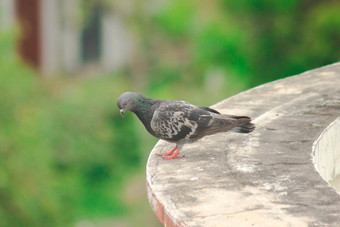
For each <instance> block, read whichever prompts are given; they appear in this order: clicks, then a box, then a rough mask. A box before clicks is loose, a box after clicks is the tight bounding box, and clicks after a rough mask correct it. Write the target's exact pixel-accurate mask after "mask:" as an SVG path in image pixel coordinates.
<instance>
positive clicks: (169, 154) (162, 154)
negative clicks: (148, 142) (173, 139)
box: [157, 147, 177, 157]
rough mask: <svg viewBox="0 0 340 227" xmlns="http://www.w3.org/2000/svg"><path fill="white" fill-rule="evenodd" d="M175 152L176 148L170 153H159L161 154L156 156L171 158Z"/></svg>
mask: <svg viewBox="0 0 340 227" xmlns="http://www.w3.org/2000/svg"><path fill="white" fill-rule="evenodd" d="M176 150H177V147H175V148H174V149H172V150H171V151H169V152H167V153H161V154H157V155H158V156H162V157H163V156H171V155H173V154H174V152H175V151H176Z"/></svg>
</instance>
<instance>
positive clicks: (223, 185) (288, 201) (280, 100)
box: [147, 63, 340, 227]
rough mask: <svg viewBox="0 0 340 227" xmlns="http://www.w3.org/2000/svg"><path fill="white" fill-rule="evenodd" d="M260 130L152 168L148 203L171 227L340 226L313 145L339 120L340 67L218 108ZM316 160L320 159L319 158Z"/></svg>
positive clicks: (212, 142)
mask: <svg viewBox="0 0 340 227" xmlns="http://www.w3.org/2000/svg"><path fill="white" fill-rule="evenodd" d="M213 108H216V109H217V110H218V111H220V112H222V113H228V114H235V115H248V116H251V117H252V118H253V119H254V120H253V122H254V123H255V124H256V127H257V128H256V130H255V131H254V132H252V133H250V134H237V133H232V132H226V133H220V134H216V135H212V136H209V137H205V138H203V139H201V140H199V141H197V142H195V143H193V144H190V145H186V146H184V148H183V150H182V151H181V153H182V154H183V155H185V157H184V158H182V159H175V160H163V159H161V158H160V157H158V156H156V153H162V152H166V151H168V150H170V149H172V148H173V146H174V145H173V144H169V143H166V142H163V141H160V142H158V143H157V145H156V146H155V148H154V149H153V150H152V152H151V154H150V157H149V159H148V163H147V189H148V197H149V201H150V204H151V206H152V208H153V210H154V211H155V213H156V215H157V216H158V218H159V219H160V220H161V221H162V223H164V225H165V226H195V227H199V226H200V227H201V226H202V227H209V226H211V227H216V226H218V227H223V226H320V225H326V226H327V225H329V226H337V225H339V224H340V195H339V194H337V192H336V191H335V190H334V188H332V187H331V186H330V185H329V183H328V182H326V181H325V180H324V179H323V178H322V177H321V175H320V174H319V173H318V171H317V169H316V166H317V164H314V162H313V160H315V158H314V156H313V144H314V148H315V141H316V140H317V139H318V138H319V137H320V135H321V134H322V132H323V131H324V130H325V129H326V128H327V127H328V126H329V125H330V124H331V123H332V122H334V121H335V120H336V119H337V118H338V117H339V116H340V63H336V64H333V65H329V66H326V67H323V68H320V69H315V70H312V71H308V72H305V73H302V74H300V75H297V76H293V77H288V78H285V79H282V80H278V81H274V82H271V83H267V84H264V85H262V86H259V87H256V88H253V89H251V90H248V91H245V92H243V93H240V94H238V95H235V96H233V97H231V98H228V99H226V100H223V101H221V102H219V103H217V104H216V105H214V106H213ZM314 153H315V152H314Z"/></svg>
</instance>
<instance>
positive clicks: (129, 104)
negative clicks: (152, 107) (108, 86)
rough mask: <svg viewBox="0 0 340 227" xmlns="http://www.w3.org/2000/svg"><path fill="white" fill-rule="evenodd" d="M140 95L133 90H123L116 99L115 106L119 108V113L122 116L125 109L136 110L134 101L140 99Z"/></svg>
mask: <svg viewBox="0 0 340 227" xmlns="http://www.w3.org/2000/svg"><path fill="white" fill-rule="evenodd" d="M141 97H142V96H141V95H140V94H137V93H135V92H129V91H128V92H125V93H123V94H121V95H120V96H119V98H118V101H117V106H118V108H119V109H120V114H121V115H122V117H124V113H125V111H127V110H130V111H132V112H134V111H135V110H136V103H137V102H139V101H140V99H141Z"/></svg>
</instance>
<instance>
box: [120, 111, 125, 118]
mask: <svg viewBox="0 0 340 227" xmlns="http://www.w3.org/2000/svg"><path fill="white" fill-rule="evenodd" d="M124 113H125V110H124V109H121V110H120V115H122V117H124Z"/></svg>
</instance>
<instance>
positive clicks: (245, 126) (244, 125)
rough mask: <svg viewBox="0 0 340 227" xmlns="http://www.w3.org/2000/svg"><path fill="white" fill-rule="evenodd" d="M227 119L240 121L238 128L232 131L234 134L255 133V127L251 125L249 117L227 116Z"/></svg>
mask: <svg viewBox="0 0 340 227" xmlns="http://www.w3.org/2000/svg"><path fill="white" fill-rule="evenodd" d="M225 116H227V117H230V118H233V119H237V121H238V126H237V127H235V128H233V129H231V131H233V132H237V133H249V132H252V131H254V129H255V125H254V124H253V123H251V122H250V121H251V118H250V117H247V116H233V115H225Z"/></svg>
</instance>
